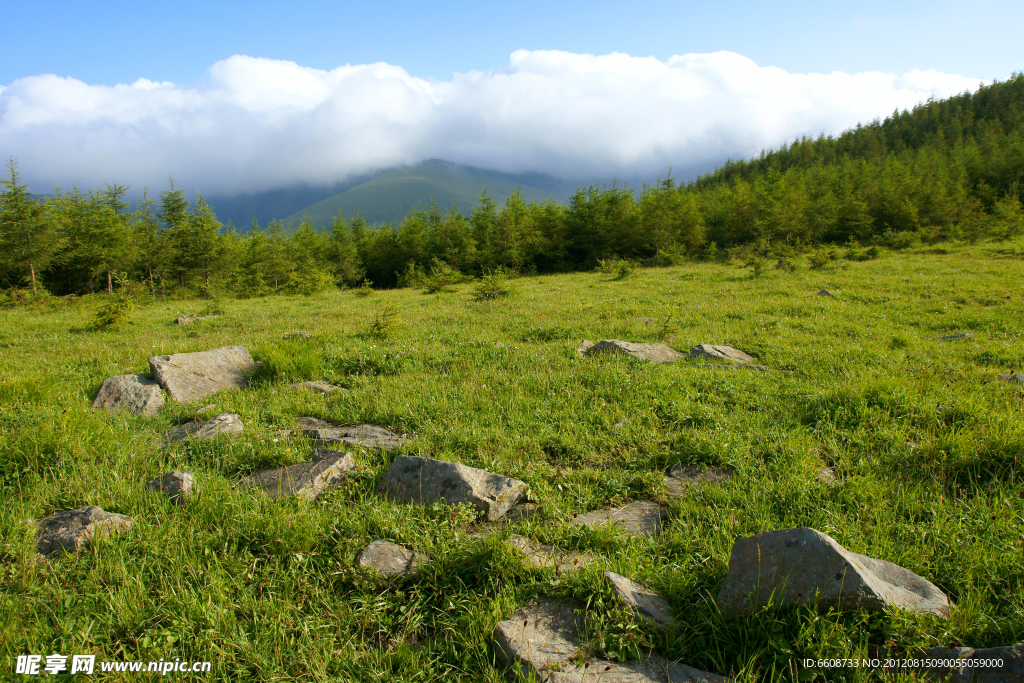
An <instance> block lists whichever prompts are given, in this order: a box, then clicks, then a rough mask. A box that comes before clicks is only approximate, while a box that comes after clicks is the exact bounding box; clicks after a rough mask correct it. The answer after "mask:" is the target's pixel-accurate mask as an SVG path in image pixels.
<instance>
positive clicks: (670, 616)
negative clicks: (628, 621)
mask: <svg viewBox="0 0 1024 683" xmlns="http://www.w3.org/2000/svg"><path fill="white" fill-rule="evenodd" d="M604 578H605V580H606V581H607V582H608V583H609V584H610V585H611V587H612V590H614V591H615V594H616V595H618V596H619V599H620V600H622V601H623V602H624V603H626V605H627V606H628V607H629V608H630V609H631V610H633V614H635V615H636V618H637V619H639V620H640V621H646V622H648V623H650V624H653V625H654V626H657V627H658V628H665V627H669V626H675V620H676V615H675V612H673V611H672V608H671V607H669V604H668V601H666V600H665V598H663V597H661V596H660V595H658V594H657V593H655V592H654V591H651V590H648V589H646V588H644V587H643V586H641V585H640V584H638V583H636V582H634V581H630V580H629V579H627V578H626V577H625V576H622V575H620V574H616V573H615V572H605V573H604Z"/></svg>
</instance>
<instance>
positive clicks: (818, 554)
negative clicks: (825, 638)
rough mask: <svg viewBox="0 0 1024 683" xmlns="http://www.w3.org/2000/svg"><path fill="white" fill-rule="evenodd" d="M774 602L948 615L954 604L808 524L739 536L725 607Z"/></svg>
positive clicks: (722, 600)
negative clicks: (810, 527)
mask: <svg viewBox="0 0 1024 683" xmlns="http://www.w3.org/2000/svg"><path fill="white" fill-rule="evenodd" d="M773 592H774V594H775V595H774V598H773V600H774V602H775V603H776V604H779V603H788V604H817V605H818V606H819V607H820V608H828V607H839V608H841V609H855V608H861V609H870V610H883V609H885V608H886V607H898V608H901V609H906V610H913V611H917V612H928V613H930V614H935V615H938V616H944V617H945V616H949V611H950V609H951V608H952V606H953V605H952V603H951V602H950V600H949V598H948V597H946V595H944V594H943V593H942V591H940V590H939V589H938V588H936V587H935V586H934V585H933V584H932V583H931V582H929V581H927V580H926V579H923V578H921V577H920V576H918V575H917V574H914V573H913V572H911V571H908V570H906V569H904V568H903V567H900V566H898V565H895V564H893V563H891V562H886V561H884V560H876V559H874V558H871V557H866V556H864V555H859V554H857V553H851V552H850V551H848V550H846V549H845V548H843V547H842V546H841V545H839V544H838V543H836V542H835V541H834V540H833V539H832V538H831V537H830V536H828V535H827V534H823V533H821V532H820V531H816V530H815V529H809V528H800V529H784V530H781V531H762V532H761V533H758V534H755V535H753V536H750V537H749V538H739V539H737V540H736V543H735V545H733V548H732V555H731V556H730V558H729V573H728V574H727V575H726V577H725V585H723V586H722V590H721V592H719V594H718V607H719V609H721V610H722V611H723V612H730V613H733V614H737V613H739V614H743V613H747V612H749V611H750V610H751V606H752V604H753V607H754V608H757V607H760V606H763V605H764V604H766V603H767V601H768V600H769V598H770V597H771V596H772V593H773Z"/></svg>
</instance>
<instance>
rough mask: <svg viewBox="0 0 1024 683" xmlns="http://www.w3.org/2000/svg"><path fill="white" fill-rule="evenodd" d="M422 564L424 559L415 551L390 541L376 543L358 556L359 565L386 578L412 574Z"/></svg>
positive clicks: (357, 562)
mask: <svg viewBox="0 0 1024 683" xmlns="http://www.w3.org/2000/svg"><path fill="white" fill-rule="evenodd" d="M422 563H423V558H422V557H421V556H420V555H419V554H417V553H416V552H415V551H412V550H409V549H408V548H405V547H403V546H400V545H398V544H396V543H389V542H388V541H374V542H373V543H371V544H370V545H368V546H366V547H365V548H364V549H363V551H362V552H360V553H359V554H358V555H356V564H357V565H359V566H360V567H367V568H369V569H373V570H375V571H376V572H377V573H378V574H383V575H384V576H402V575H405V574H411V573H412V572H414V571H416V569H417V568H418V567H419V566H420V564H422Z"/></svg>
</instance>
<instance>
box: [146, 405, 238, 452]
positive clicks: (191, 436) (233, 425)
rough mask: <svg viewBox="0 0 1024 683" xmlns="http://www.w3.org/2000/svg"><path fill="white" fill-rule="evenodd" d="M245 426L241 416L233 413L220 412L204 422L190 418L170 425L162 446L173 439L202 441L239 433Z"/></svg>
mask: <svg viewBox="0 0 1024 683" xmlns="http://www.w3.org/2000/svg"><path fill="white" fill-rule="evenodd" d="M244 428H245V425H244V424H242V418H241V417H240V416H238V415H236V414H235V413H221V414H220V415H216V416H214V417H212V418H210V419H209V420H206V421H205V422H204V421H202V420H192V421H191V422H186V423H184V424H180V425H178V426H177V427H172V428H171V429H170V430H168V432H167V436H166V437H164V446H165V447H166V446H167V445H169V444H171V443H174V442H175V441H202V440H204V439H213V438H215V437H217V436H220V435H221V434H240V433H241V432H242V430H243V429H244Z"/></svg>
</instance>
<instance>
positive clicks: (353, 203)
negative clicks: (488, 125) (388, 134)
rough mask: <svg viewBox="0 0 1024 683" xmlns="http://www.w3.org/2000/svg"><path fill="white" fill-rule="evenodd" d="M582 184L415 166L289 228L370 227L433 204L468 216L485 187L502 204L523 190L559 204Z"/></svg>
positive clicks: (306, 212)
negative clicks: (353, 222)
mask: <svg viewBox="0 0 1024 683" xmlns="http://www.w3.org/2000/svg"><path fill="white" fill-rule="evenodd" d="M576 186H577V183H575V182H571V181H565V180H559V179H557V178H553V177H551V176H549V175H544V174H541V173H526V174H518V175H517V174H511V173H500V172H498V171H487V170H484V169H480V168H473V167H471V166H462V165H460V164H453V163H451V162H449V161H441V160H440V159H430V160H428V161H424V162H422V163H419V164H416V165H415V166H404V167H401V168H396V169H392V170H390V171H387V172H386V173H382V174H380V175H378V176H377V177H375V178H373V179H371V180H368V181H366V182H363V183H361V184H359V185H357V186H355V187H352V188H351V189H347V190H345V191H343V192H340V193H337V194H335V195H334V196H331V197H328V198H325V199H322V200H320V201H317V202H315V203H310V204H309V205H307V206H304V207H302V208H301V209H298V210H296V211H294V212H293V213H291V214H289V215H288V216H286V217H284V222H285V223H286V224H297V223H298V222H299V221H301V220H302V218H303V216H308V217H309V219H310V220H311V221H312V222H313V224H314V225H324V226H327V225H330V224H331V222H332V221H333V220H334V217H335V216H337V215H338V212H339V211H342V212H343V213H344V215H345V216H346V217H350V216H353V215H354V214H355V212H356V209H357V208H358V209H359V215H360V216H362V217H364V218H365V219H366V221H367V222H368V223H370V224H379V223H395V224H397V223H399V222H401V220H402V218H403V217H405V215H406V214H408V213H409V212H410V211H412V210H413V209H415V208H416V207H417V206H423V207H424V208H426V207H428V206H430V204H431V202H432V201H436V202H437V205H438V206H439V207H440V208H442V209H449V208H451V207H452V206H453V205H454V206H456V207H457V208H458V209H459V210H461V211H462V212H463V213H466V214H468V213H469V212H470V211H471V210H472V209H473V208H474V207H476V206H477V205H478V204H479V199H480V193H481V192H483V190H484V188H486V189H487V193H488V194H489V195H490V196H492V197H494V199H495V201H496V202H498V203H499V204H500V203H502V202H504V201H505V199H506V198H507V197H508V196H509V195H510V194H512V193H513V192H515V190H516V188H517V187H519V188H521V189H522V193H523V198H524V199H526V200H527V201H534V200H537V201H541V200H545V199H552V198H554V199H556V200H558V201H564V200H565V199H567V198H568V197H569V196H570V195H571V194H572V193H573V192H575V191H576Z"/></svg>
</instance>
